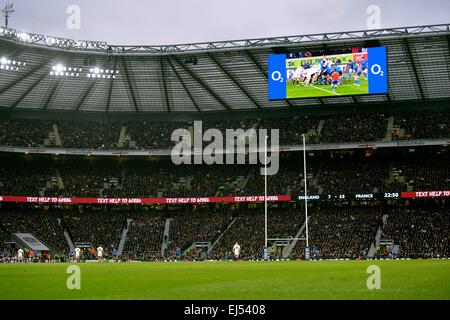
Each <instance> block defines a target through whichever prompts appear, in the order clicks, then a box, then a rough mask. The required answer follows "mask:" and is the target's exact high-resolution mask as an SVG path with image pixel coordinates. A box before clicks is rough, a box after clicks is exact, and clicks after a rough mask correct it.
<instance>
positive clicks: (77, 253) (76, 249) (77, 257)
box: [75, 247, 81, 262]
mask: <svg viewBox="0 0 450 320" xmlns="http://www.w3.org/2000/svg"><path fill="white" fill-rule="evenodd" d="M80 255H81V249H80V248H78V247H76V248H75V262H80Z"/></svg>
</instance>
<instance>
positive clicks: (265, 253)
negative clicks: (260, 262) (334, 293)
mask: <svg viewBox="0 0 450 320" xmlns="http://www.w3.org/2000/svg"><path fill="white" fill-rule="evenodd" d="M302 138H303V180H304V189H305V190H304V198H305V237H297V238H295V237H290V238H268V236H267V234H268V216H267V210H268V208H267V140H268V136H267V135H266V136H265V139H264V248H263V259H264V260H268V259H269V248H268V241H306V247H305V259H306V260H309V258H310V252H309V251H310V249H309V227H308V197H307V195H308V191H307V179H308V178H307V174H306V136H305V134H302Z"/></svg>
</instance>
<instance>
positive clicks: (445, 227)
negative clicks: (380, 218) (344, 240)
mask: <svg viewBox="0 0 450 320" xmlns="http://www.w3.org/2000/svg"><path fill="white" fill-rule="evenodd" d="M449 213H450V211H449V209H448V208H433V207H431V208H427V207H421V208H391V209H390V210H389V212H388V214H389V216H388V218H387V221H386V224H385V225H384V226H383V235H382V239H383V240H392V241H393V244H395V245H398V246H399V252H398V257H400V258H440V257H449V256H450V242H449V234H450V216H449ZM379 256H380V257H388V255H387V254H383V253H380V251H379Z"/></svg>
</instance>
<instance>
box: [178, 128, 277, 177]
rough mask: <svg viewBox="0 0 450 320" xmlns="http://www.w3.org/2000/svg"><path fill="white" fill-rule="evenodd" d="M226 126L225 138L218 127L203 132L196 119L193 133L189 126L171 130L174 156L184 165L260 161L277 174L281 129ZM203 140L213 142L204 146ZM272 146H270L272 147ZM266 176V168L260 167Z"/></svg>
mask: <svg viewBox="0 0 450 320" xmlns="http://www.w3.org/2000/svg"><path fill="white" fill-rule="evenodd" d="M268 131H269V130H267V129H258V130H256V129H247V130H245V131H244V130H243V129H226V130H225V138H224V135H223V133H222V131H220V130H219V129H216V128H211V129H207V130H206V131H205V132H203V124H202V121H194V126H193V130H192V133H191V131H189V130H187V129H182V128H180V129H176V130H174V131H173V132H172V135H171V141H173V142H176V145H175V146H174V147H173V148H172V152H171V158H172V162H173V163H174V164H175V165H181V164H207V165H212V164H228V165H234V164H247V163H248V164H257V163H258V162H259V163H260V164H262V165H265V164H266V166H267V175H275V174H277V172H278V169H279V130H278V129H270V134H268ZM204 142H210V143H209V144H208V145H206V146H205V148H203V143H204ZM269 145H270V147H269ZM260 173H261V175H264V167H262V168H261V169H260Z"/></svg>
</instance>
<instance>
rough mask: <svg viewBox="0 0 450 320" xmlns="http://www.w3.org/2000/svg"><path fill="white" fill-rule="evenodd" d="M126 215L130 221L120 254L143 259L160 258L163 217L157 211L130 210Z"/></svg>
mask: <svg viewBox="0 0 450 320" xmlns="http://www.w3.org/2000/svg"><path fill="white" fill-rule="evenodd" d="M127 217H128V219H131V220H132V222H131V225H130V228H129V230H128V233H127V238H126V241H125V247H124V252H123V254H122V255H123V256H124V257H126V258H133V259H144V260H157V259H159V258H161V244H162V241H163V232H164V225H165V217H164V216H163V215H162V214H160V213H157V212H131V213H130V214H128V216H127Z"/></svg>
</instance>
